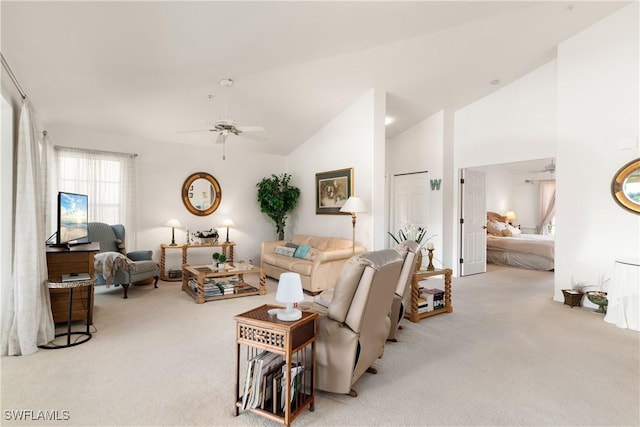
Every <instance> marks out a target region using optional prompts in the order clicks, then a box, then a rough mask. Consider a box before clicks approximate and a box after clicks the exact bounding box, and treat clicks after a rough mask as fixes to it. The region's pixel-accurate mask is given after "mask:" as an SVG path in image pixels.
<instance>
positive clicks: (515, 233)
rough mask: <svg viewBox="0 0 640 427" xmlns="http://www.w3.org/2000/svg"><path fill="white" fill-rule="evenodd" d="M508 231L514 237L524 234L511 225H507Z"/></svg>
mask: <svg viewBox="0 0 640 427" xmlns="http://www.w3.org/2000/svg"><path fill="white" fill-rule="evenodd" d="M507 230H509V231H510V232H511V235H512V236H519V235H520V234H522V230H520V229H519V228H518V227H514V226H513V225H511V224H507Z"/></svg>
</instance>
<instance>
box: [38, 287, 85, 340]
mask: <svg viewBox="0 0 640 427" xmlns="http://www.w3.org/2000/svg"><path fill="white" fill-rule="evenodd" d="M95 282H96V279H95V278H93V279H89V280H78V281H74V282H48V287H49V289H68V291H69V308H68V310H69V313H68V316H67V330H66V332H61V333H58V334H56V335H55V338H59V337H66V338H67V340H66V344H56V343H55V338H54V340H53V341H51V342H50V343H48V344H45V345H42V346H40V348H43V349H47V350H55V349H58V348H67V347H73V346H75V345H80V344H82V343H85V342H87V341H89V340H90V339H91V331H90V329H89V328H90V326H91V316H90V314H89V313H90V310H91V306H92V305H91V296H92V294H93V285H94V284H95ZM84 287H87V288H88V289H87V290H86V294H87V305H86V307H85V309H86V319H87V321H86V329H85V330H84V331H72V330H71V323H72V321H73V320H72V316H71V314H72V311H73V308H74V304H73V290H74V289H79V288H84ZM72 335H80V336H81V337H80V338H78V340H76V341H74V342H71V336H72Z"/></svg>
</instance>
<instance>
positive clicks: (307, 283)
mask: <svg viewBox="0 0 640 427" xmlns="http://www.w3.org/2000/svg"><path fill="white" fill-rule="evenodd" d="M287 245H289V250H287V249H284V248H286V247H287ZM300 247H302V248H301V249H298V248H300ZM305 250H308V251H307V252H306V254H304V252H305ZM296 251H297V253H296ZM366 251H367V250H366V248H364V247H362V246H356V248H355V252H356V255H358V254H361V253H365V252H366ZM352 255H353V248H352V242H351V240H349V239H342V238H339V237H320V236H309V235H304V234H297V235H294V236H293V238H292V239H291V240H276V241H271V242H264V243H262V253H261V265H262V268H263V269H264V272H265V274H266V275H267V276H269V277H272V278H274V279H279V278H280V274H282V273H284V272H287V271H292V272H294V273H299V274H300V278H301V279H302V288H303V289H304V290H306V291H307V292H309V293H311V294H312V295H315V294H317V293H319V292H321V291H323V290H325V289H328V288H331V287H333V286H335V284H336V280H337V278H338V274H339V273H340V270H341V269H342V266H343V265H344V264H345V263H346V262H347V260H348V259H349V258H351V256H352Z"/></svg>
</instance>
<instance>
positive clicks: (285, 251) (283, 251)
mask: <svg viewBox="0 0 640 427" xmlns="http://www.w3.org/2000/svg"><path fill="white" fill-rule="evenodd" d="M273 253H274V254H277V255H283V256H288V257H293V254H294V253H296V248H289V247H287V246H281V245H278V246H276V248H275V249H274V250H273Z"/></svg>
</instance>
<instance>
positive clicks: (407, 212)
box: [389, 172, 429, 244]
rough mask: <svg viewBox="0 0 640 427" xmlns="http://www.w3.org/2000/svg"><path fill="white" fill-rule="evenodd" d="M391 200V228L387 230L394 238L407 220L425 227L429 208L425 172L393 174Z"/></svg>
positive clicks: (427, 184) (427, 182) (427, 181)
mask: <svg viewBox="0 0 640 427" xmlns="http://www.w3.org/2000/svg"><path fill="white" fill-rule="evenodd" d="M392 200H393V204H392V209H391V221H390V224H391V230H389V231H390V232H391V233H392V234H393V235H394V236H396V238H397V235H398V230H399V229H400V227H402V226H403V225H405V224H406V223H408V222H410V223H412V224H415V225H417V226H419V227H426V226H427V219H428V215H427V214H428V208H429V180H428V179H427V172H415V173H407V174H398V175H394V176H393V199H392ZM390 243H391V244H393V243H394V242H393V241H391V242H390Z"/></svg>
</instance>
